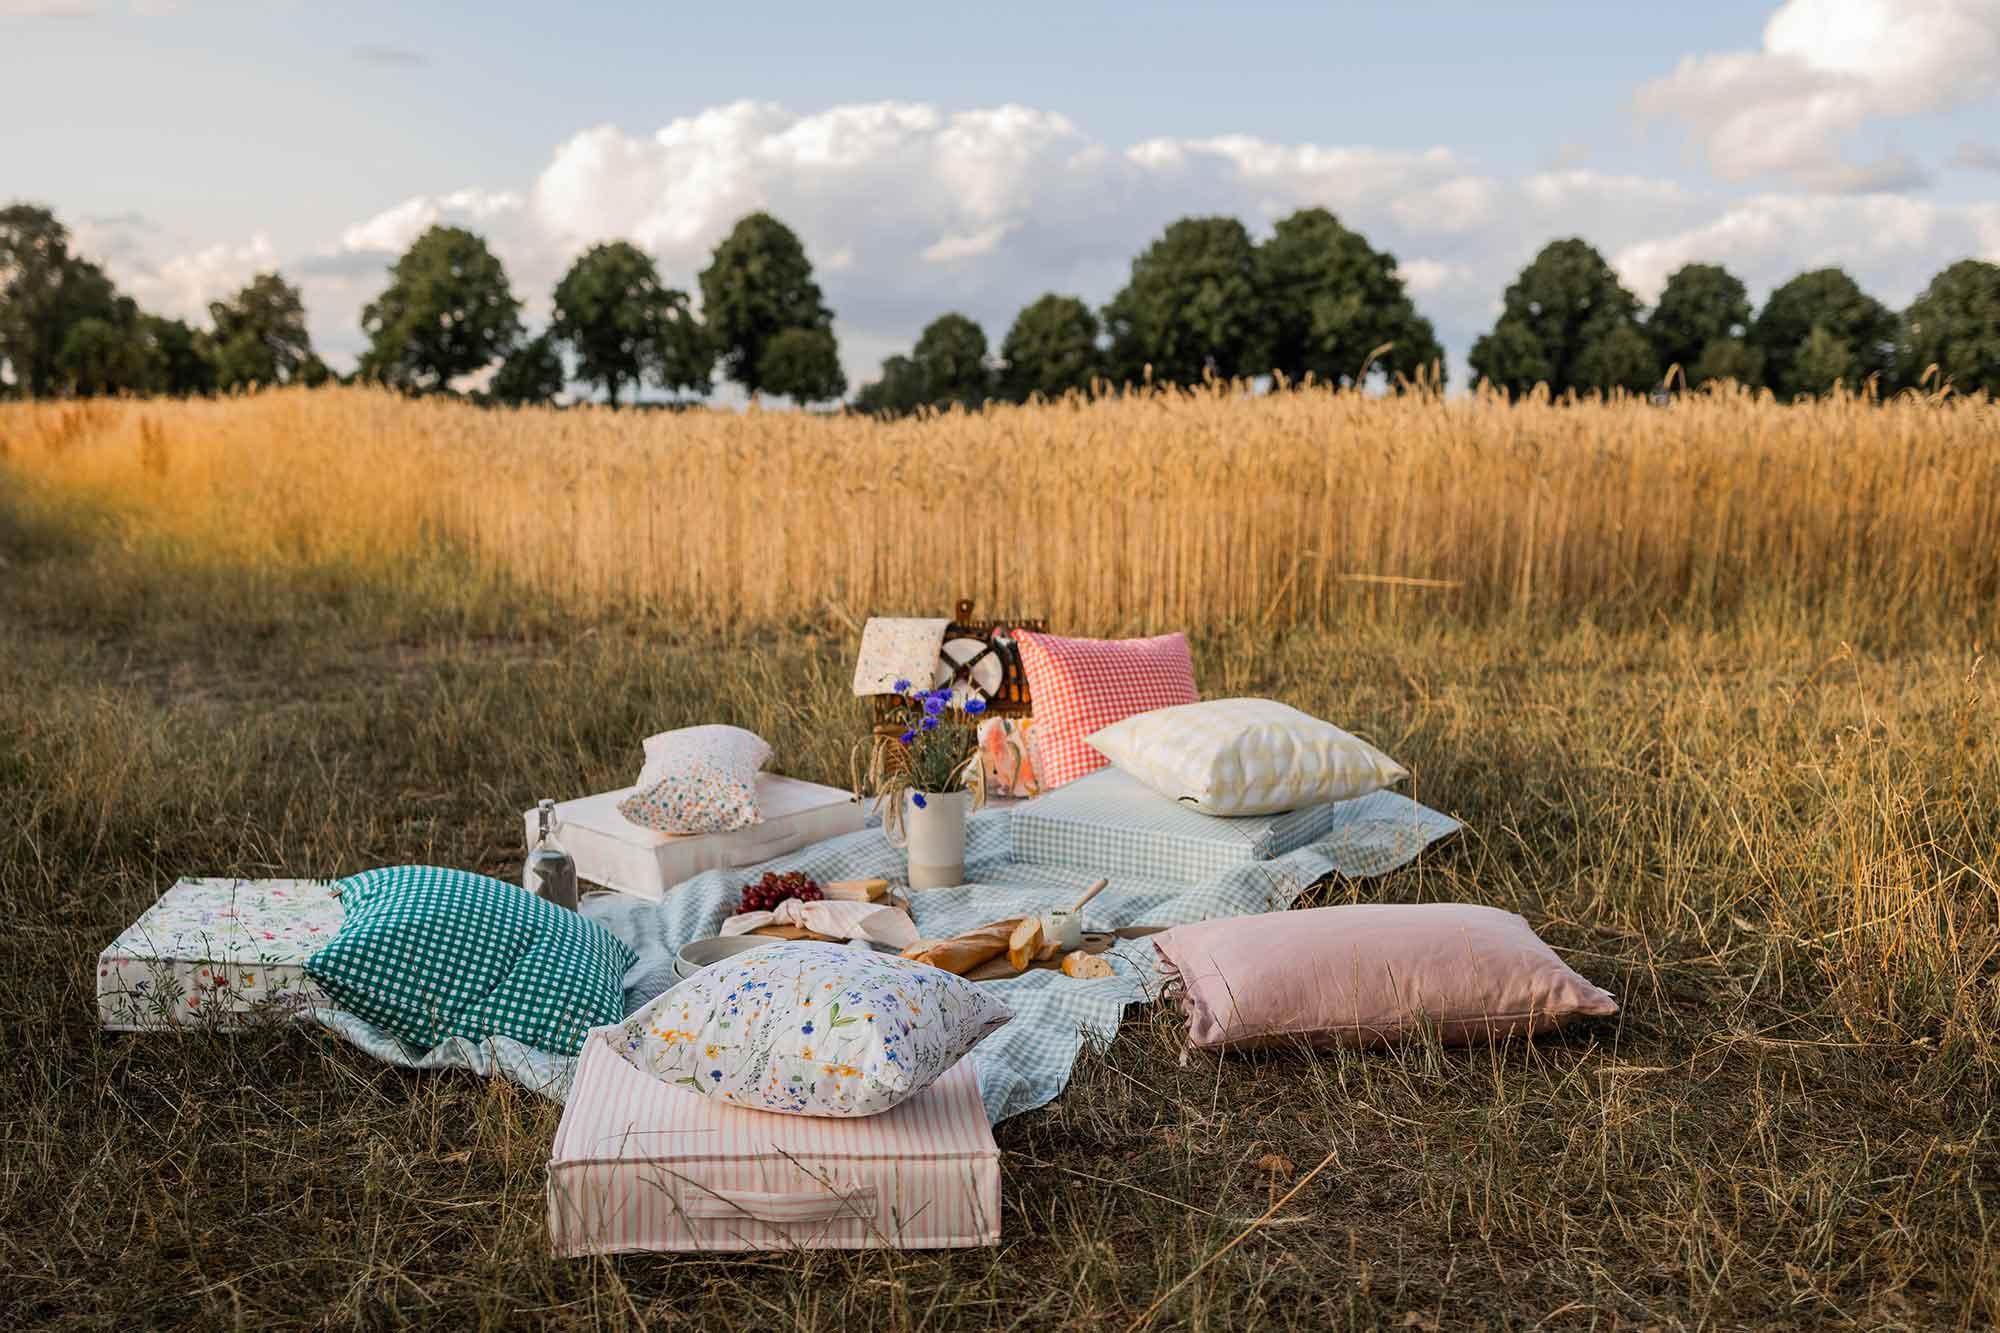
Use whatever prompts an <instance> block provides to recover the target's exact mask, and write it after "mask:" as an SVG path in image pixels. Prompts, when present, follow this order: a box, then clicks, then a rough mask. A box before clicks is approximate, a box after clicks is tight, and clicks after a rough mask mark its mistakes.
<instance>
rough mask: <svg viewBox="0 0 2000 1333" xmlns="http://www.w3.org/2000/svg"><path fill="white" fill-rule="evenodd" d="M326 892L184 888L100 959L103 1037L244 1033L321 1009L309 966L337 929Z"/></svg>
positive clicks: (311, 884)
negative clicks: (204, 1030) (192, 1030)
mask: <svg viewBox="0 0 2000 1333" xmlns="http://www.w3.org/2000/svg"><path fill="white" fill-rule="evenodd" d="M331 887H332V886H331V885H329V884H326V883H323V882H321V881H318V880H305V879H184V880H182V881H180V882H179V883H178V884H176V885H174V886H173V887H172V888H171V889H168V890H167V891H166V892H165V893H164V894H162V895H160V900H159V901H158V902H156V903H154V904H153V905H152V906H151V907H149V908H147V909H146V912H145V915H143V916H141V917H140V918H139V919H138V920H137V921H134V922H133V923H132V924H131V925H129V926H127V927H126V928H125V930H124V931H123V932H122V933H121V934H120V935H119V936H118V938H117V939H115V940H113V941H112V942H111V944H110V946H109V947H108V948H106V949H105V950H104V952H103V953H101V954H99V955H98V956H97V1014H98V1020H99V1022H100V1023H101V1024H102V1025H103V1026H104V1027H105V1028H107V1029H109V1030H112V1031H118V1032H138V1031H144V1030H148V1029H154V1028H169V1027H221V1028H230V1027H241V1026H243V1025H245V1024H248V1023H253V1022H259V1021H274V1020H282V1019H289V1018H293V1017H296V1016H297V1015H299V1014H300V1013H302V1012H304V1011H306V1010H309V1009H314V1008H317V1007H319V1006H320V1005H323V1004H325V1003H326V999H325V997H324V996H323V995H322V994H321V993H320V990H319V988H318V987H317V986H316V985H314V984H313V982H312V981H311V980H310V979H309V978H308V977H307V976H306V974H305V966H304V964H305V961H306V959H307V958H309V957H311V956H312V955H313V954H314V953H315V952H317V951H318V949H319V947H320V945H322V944H324V943H325V942H326V941H327V940H329V939H331V938H332V936H333V932H334V931H336V930H338V929H339V928H340V922H341V915H342V913H341V907H340V900H339V899H338V898H335V897H334V896H333V895H332V893H331V892H329V890H330V889H331Z"/></svg>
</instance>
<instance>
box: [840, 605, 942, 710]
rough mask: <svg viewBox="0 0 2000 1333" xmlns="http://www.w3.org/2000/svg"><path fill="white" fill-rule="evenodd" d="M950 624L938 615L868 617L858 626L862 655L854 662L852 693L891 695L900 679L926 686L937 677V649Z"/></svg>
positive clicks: (918, 686) (929, 685)
mask: <svg viewBox="0 0 2000 1333" xmlns="http://www.w3.org/2000/svg"><path fill="white" fill-rule="evenodd" d="M949 624H951V621H949V620H946V619H943V618H941V617H940V618H937V619H928V620H920V619H914V618H911V619H897V618H894V617H888V616H871V617H869V619H868V623H867V624H866V625H863V626H862V627H861V655H860V656H859V657H857V658H856V659H855V662H854V692H855V694H857V695H870V694H894V693H895V692H896V682H897V681H899V680H907V681H909V682H910V683H911V684H912V685H914V686H916V687H917V688H918V689H920V690H927V689H929V688H930V687H931V684H932V682H934V681H935V680H936V679H937V672H938V649H939V648H941V647H943V646H944V631H945V627H946V626H947V625H949Z"/></svg>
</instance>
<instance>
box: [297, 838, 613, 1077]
mask: <svg viewBox="0 0 2000 1333" xmlns="http://www.w3.org/2000/svg"><path fill="white" fill-rule="evenodd" d="M335 888H336V889H338V890H339V892H340V901H341V906H342V907H343V908H344V909H345V911H346V919H345V920H343V921H342V923H341V926H340V930H339V931H338V933H336V934H335V935H334V937H333V939H332V941H331V942H330V943H328V944H327V945H326V947H324V948H322V949H321V950H320V951H319V952H318V953H316V954H314V955H313V956H312V957H311V958H309V959H307V960H306V964H305V970H306V974H307V975H308V976H310V977H311V978H312V979H313V980H314V981H315V982H317V983H318V984H319V986H320V988H321V989H322V990H324V991H325V992H326V994H327V995H328V996H329V997H330V998H331V999H332V1000H333V1002H334V1003H335V1004H337V1005H339V1006H340V1007H341V1008H342V1009H344V1010H346V1011H348V1012H350V1013H353V1014H356V1015H358V1016H359V1017H361V1018H363V1019H366V1020H367V1021H368V1022H370V1023H372V1024H374V1025H376V1026H377V1027H380V1028H382V1029H385V1030H386V1031H388V1032H390V1033H392V1034H393V1035H395V1036H396V1037H397V1038H399V1039H400V1040H402V1041H404V1042H406V1043H408V1044H409V1045H411V1046H415V1047H417V1048H418V1049H419V1050H429V1049H431V1048H432V1047H435V1046H437V1045H439V1044H440V1043H442V1042H444V1041H446V1040H447V1039H448V1038H452V1037H459V1038H463V1039H465V1040H468V1041H474V1042H477V1041H483V1040H485V1039H486V1038H489V1037H496V1036H498V1037H511V1038H513V1039H514V1040H516V1041H518V1042H521V1043H523V1044H524V1045H527V1046H531V1047H534V1048H536V1049H539V1050H545V1051H552V1052H555V1053H556V1054H559V1055H574V1054H576V1052H577V1051H578V1050H580V1049H582V1047H583V1038H584V1034H585V1033H587V1032H588V1031H589V1030H590V1029H591V1028H594V1027H599V1026H602V1025H603V1024H606V1023H615V1022H617V1021H618V1020H619V1019H620V1018H622V1017H623V1016H624V1013H625V992H624V987H623V979H624V975H625V969H626V968H628V967H630V966H631V965H632V964H633V962H635V961H636V955H634V954H633V952H632V951H631V950H630V949H629V948H627V947H626V946H625V945H624V944H622V943H620V942H619V941H618V939H617V937H615V936H614V935H612V934H611V933H610V932H609V931H607V930H605V929H604V927H602V926H600V925H597V924H596V923H595V922H592V921H586V920H584V919H583V918H582V917H580V916H578V915H577V914H576V913H574V912H568V911H565V910H563V909H562V908H560V907H557V906H556V905H555V904H554V903H551V902H548V901H546V900H544V899H542V898H538V897H536V896H535V895H534V894H532V893H529V892H528V891H527V890H525V889H523V888H522V887H521V886H520V885H518V884H508V883H506V882H504V881H502V880H497V879H488V878H487V877H486V876H484V875H475V874H473V873H471V872H470V871H465V870H447V869H444V868H442V867H439V866H389V867H386V868H384V869H380V870H370V871H367V872H365V873H363V874H359V875H354V876H350V877H349V878H347V879H344V880H341V881H340V882H339V883H338V884H337V885H335Z"/></svg>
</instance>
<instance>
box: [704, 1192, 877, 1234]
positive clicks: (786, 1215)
mask: <svg viewBox="0 0 2000 1333" xmlns="http://www.w3.org/2000/svg"><path fill="white" fill-rule="evenodd" d="M680 1210H681V1211H682V1212H683V1213H685V1214H686V1215H687V1216H689V1217H692V1218H716V1217H743V1218H749V1219H751V1220H753V1221H757V1222H769V1223H771V1224H773V1225H774V1226H793V1225H797V1224H799V1223H802V1222H831V1221H834V1220H836V1219H838V1218H842V1217H870V1216H873V1215H874V1212H875V1187H874V1186H873V1185H861V1186H857V1187H856V1188H854V1189H852V1190H849V1191H848V1192H847V1193H845V1194H838V1193H834V1192H832V1191H830V1190H813V1191H811V1192H809V1193H798V1194H782V1193H780V1194H768V1193H762V1192H759V1191H756V1190H701V1191H699V1192H697V1193H695V1194H693V1195H692V1197H687V1198H683V1199H681V1200H680Z"/></svg>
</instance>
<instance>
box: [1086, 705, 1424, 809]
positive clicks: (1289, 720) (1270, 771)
mask: <svg viewBox="0 0 2000 1333" xmlns="http://www.w3.org/2000/svg"><path fill="white" fill-rule="evenodd" d="M1089 739H1090V744H1091V746H1092V747H1093V748H1095V749H1096V750H1097V751H1098V752H1099V753H1101V754H1103V755H1104V757H1105V758H1107V759H1109V760H1110V761H1111V762H1112V763H1114V764H1116V765H1117V766H1118V767H1119V768H1121V769H1123V770H1124V771H1125V772H1127V773H1130V774H1131V775H1132V776H1133V777H1135V778H1137V779H1139V781H1141V782H1143V783H1145V784H1146V785H1147V786H1148V787H1151V788H1152V789H1153V790H1154V791H1156V792H1158V793H1160V795H1162V796H1165V797H1167V798H1168V799H1170V800H1175V801H1179V802H1181V803H1182V804H1184V805H1188V806H1190V807H1192V808H1194V809H1196V810H1200V811H1201V812H1202V813H1203V814H1210V815H1268V814H1274V813H1276V812H1278V811H1281V810H1297V809H1299V808H1300V807H1301V806H1308V805H1325V804H1327V803H1329V802H1332V801H1351V800H1353V799H1354V798H1355V797H1357V796H1366V795H1368V794H1369V793H1370V792H1377V791H1380V790H1382V788H1384V787H1387V786H1389V785H1391V784H1392V783H1396V782H1401V781H1402V780H1403V779H1404V778H1406V777H1408V776H1409V772H1408V770H1406V769H1405V768H1404V767H1403V766H1402V765H1401V764H1399V763H1397V762H1396V761H1395V760H1393V759H1391V758H1390V757H1389V756H1388V755H1386V754H1383V753H1382V752H1381V751H1380V750H1378V749H1376V748H1375V747H1374V746H1372V745H1370V744H1369V743H1368V742H1367V741H1364V740H1361V739H1360V738H1359V737H1355V736H1350V735H1348V734H1347V733H1346V732H1344V731H1342V730H1341V729H1340V728H1339V727H1336V726H1334V725H1333V724H1332V723H1331V722H1322V721H1320V720H1319V719H1318V718H1316V717H1312V716H1310V715H1308V714H1305V713H1301V712H1300V711H1299V710H1298V709H1296V708H1293V707H1291V706H1289V705H1287V704H1281V703H1279V702H1278V701H1277V700H1276V699H1210V700H1206V701H1204V702H1202V703H1196V704H1177V705H1175V706H1173V707H1171V708H1155V709H1153V710H1152V711H1151V712H1147V713H1138V714H1135V715H1133V716H1132V717H1128V718H1126V719H1125V720H1124V721H1122V722H1114V723H1112V724H1111V725H1110V726H1108V727H1105V728H1104V729H1102V730H1101V731H1095V732H1092V733H1091V735H1090V738H1089Z"/></svg>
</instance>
